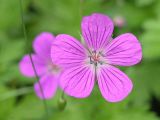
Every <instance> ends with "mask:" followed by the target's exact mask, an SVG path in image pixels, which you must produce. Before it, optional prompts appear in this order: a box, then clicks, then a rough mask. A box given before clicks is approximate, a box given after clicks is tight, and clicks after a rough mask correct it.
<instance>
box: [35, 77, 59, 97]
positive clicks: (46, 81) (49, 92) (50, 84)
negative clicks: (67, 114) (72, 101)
mask: <svg viewBox="0 0 160 120" xmlns="http://www.w3.org/2000/svg"><path fill="white" fill-rule="evenodd" d="M40 85H41V86H40ZM57 87H58V80H57V77H56V76H53V75H44V76H42V77H41V78H40V81H39V83H36V84H35V85H34V90H35V93H36V94H37V96H38V97H39V98H41V99H51V98H52V97H53V96H54V94H55V93H56V90H57ZM42 92H43V94H42ZM43 95H44V96H43Z"/></svg>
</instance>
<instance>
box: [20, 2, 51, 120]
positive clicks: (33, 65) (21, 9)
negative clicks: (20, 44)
mask: <svg viewBox="0 0 160 120" xmlns="http://www.w3.org/2000/svg"><path fill="white" fill-rule="evenodd" d="M20 11H21V21H22V28H23V34H24V38H25V41H26V46H27V47H28V38H27V33H26V26H25V23H24V16H23V3H22V0H20ZM27 50H28V53H29V57H30V61H31V64H32V67H33V70H34V73H35V75H36V81H37V83H38V84H39V86H40V91H41V93H42V96H43V98H45V97H44V92H43V89H42V86H41V84H40V82H39V77H38V74H37V71H36V68H35V64H34V62H33V59H32V55H31V53H30V50H29V49H27ZM43 104H44V108H45V111H46V117H47V119H46V120H48V115H49V114H48V107H47V102H46V101H45V99H43Z"/></svg>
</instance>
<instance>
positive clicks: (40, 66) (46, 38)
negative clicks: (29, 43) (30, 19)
mask: <svg viewBox="0 0 160 120" xmlns="http://www.w3.org/2000/svg"><path fill="white" fill-rule="evenodd" d="M54 40H55V38H54V36H53V35H52V34H51V33H47V32H44V33H41V34H40V35H38V36H37V37H36V38H35V40H34V43H33V48H34V51H35V53H34V54H32V59H33V62H34V65H35V68H36V71H37V74H38V76H39V77H40V81H39V82H40V84H41V87H42V90H43V93H44V98H43V94H42V92H41V89H40V86H39V84H38V83H35V85H34V89H35V92H36V94H37V96H38V97H40V98H41V99H50V98H52V96H54V94H55V92H56V89H57V86H58V77H59V75H60V69H59V67H58V66H57V65H56V64H54V63H52V61H51V57H50V50H51V45H52V42H53V41H54ZM19 68H20V71H21V73H22V74H23V75H25V76H27V77H35V73H34V70H33V66H32V64H31V60H30V58H29V55H25V56H24V57H23V58H22V60H21V61H20V64H19Z"/></svg>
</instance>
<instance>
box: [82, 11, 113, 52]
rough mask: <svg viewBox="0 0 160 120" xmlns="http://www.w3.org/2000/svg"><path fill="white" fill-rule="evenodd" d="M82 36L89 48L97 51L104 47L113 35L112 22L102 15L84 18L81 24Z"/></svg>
mask: <svg viewBox="0 0 160 120" xmlns="http://www.w3.org/2000/svg"><path fill="white" fill-rule="evenodd" d="M81 29H82V35H83V38H84V39H85V42H86V44H87V46H88V47H89V48H92V49H94V50H98V49H101V48H103V47H104V46H106V44H107V43H108V42H109V39H110V38H111V35H112V33H113V29H114V25H113V22H112V20H111V19H110V18H109V17H108V16H106V15H103V14H100V13H94V14H92V15H90V16H85V17H83V19H82V23H81Z"/></svg>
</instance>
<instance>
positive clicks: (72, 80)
mask: <svg viewBox="0 0 160 120" xmlns="http://www.w3.org/2000/svg"><path fill="white" fill-rule="evenodd" d="M94 81H95V73H94V71H92V69H91V68H90V67H89V66H75V67H72V68H70V69H66V70H65V71H64V72H63V73H62V75H61V77H60V86H61V88H62V89H63V90H64V91H65V92H66V93H67V94H68V95H70V96H73V97H77V98H85V97H87V96H89V95H90V93H91V91H92V89H93V86H94Z"/></svg>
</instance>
